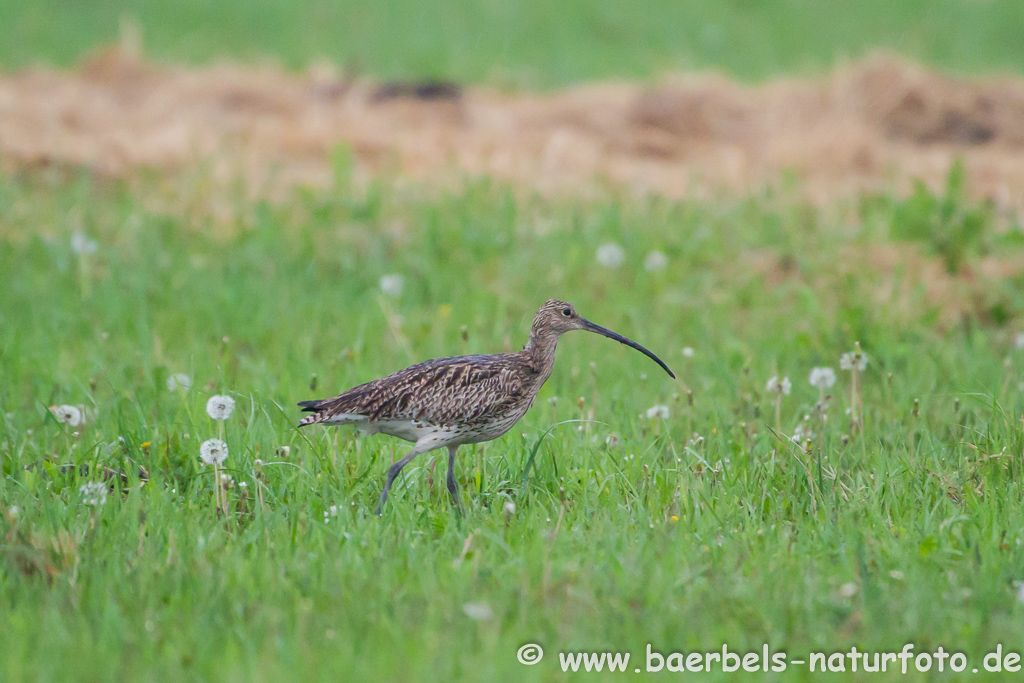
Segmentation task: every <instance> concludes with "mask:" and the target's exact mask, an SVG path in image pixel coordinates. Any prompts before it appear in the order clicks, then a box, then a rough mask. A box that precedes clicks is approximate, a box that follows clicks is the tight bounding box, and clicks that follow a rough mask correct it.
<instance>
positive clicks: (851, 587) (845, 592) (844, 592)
mask: <svg viewBox="0 0 1024 683" xmlns="http://www.w3.org/2000/svg"><path fill="white" fill-rule="evenodd" d="M856 594H857V584H855V583H844V584H843V585H842V586H840V587H839V595H841V596H843V597H844V598H852V597H853V596H854V595H856Z"/></svg>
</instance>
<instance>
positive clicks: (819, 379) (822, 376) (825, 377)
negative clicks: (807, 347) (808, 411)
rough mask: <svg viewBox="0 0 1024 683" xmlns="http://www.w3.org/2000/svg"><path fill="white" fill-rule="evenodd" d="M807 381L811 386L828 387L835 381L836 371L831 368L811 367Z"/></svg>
mask: <svg viewBox="0 0 1024 683" xmlns="http://www.w3.org/2000/svg"><path fill="white" fill-rule="evenodd" d="M808 381H809V382H810V383H811V386H812V387H817V388H818V389H828V388H830V387H831V386H832V385H833V384H835V383H836V372H835V370H833V369H832V368H812V369H811V376H810V379H809V380H808Z"/></svg>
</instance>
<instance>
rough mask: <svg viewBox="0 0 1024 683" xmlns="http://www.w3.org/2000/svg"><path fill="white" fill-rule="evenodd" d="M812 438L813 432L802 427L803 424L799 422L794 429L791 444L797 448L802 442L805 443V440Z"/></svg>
mask: <svg viewBox="0 0 1024 683" xmlns="http://www.w3.org/2000/svg"><path fill="white" fill-rule="evenodd" d="M813 438H814V432H812V431H811V430H810V429H809V428H807V427H806V426H805V425H804V423H803V422H801V423H800V424H798V425H797V426H796V429H794V430H793V437H792V439H791V440H792V441H793V443H795V444H796V445H797V446H799V445H801V444H802V443H803V442H804V441H806V440H807V439H813Z"/></svg>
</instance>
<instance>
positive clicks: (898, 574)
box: [889, 569, 903, 581]
mask: <svg viewBox="0 0 1024 683" xmlns="http://www.w3.org/2000/svg"><path fill="white" fill-rule="evenodd" d="M889 576H891V577H892V578H894V579H896V580H897V581H902V580H903V572H901V571H900V570H899V569H893V570H892V571H891V572H889Z"/></svg>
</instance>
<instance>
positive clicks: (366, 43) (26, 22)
mask: <svg viewBox="0 0 1024 683" xmlns="http://www.w3.org/2000/svg"><path fill="white" fill-rule="evenodd" d="M122 19H127V20H128V21H129V22H135V23H137V25H138V26H139V27H140V28H141V29H142V34H143V40H144V43H145V48H146V51H147V53H148V54H149V55H151V56H153V57H155V58H156V59H159V60H166V61H170V62H174V63H180V62H187V63H199V62H207V61H210V60H216V59H225V58H227V59H232V60H245V61H256V62H261V61H265V60H266V59H268V57H271V56H272V58H273V59H275V60H278V61H280V62H282V63H284V64H285V65H287V66H289V67H292V68H305V67H306V66H307V65H308V64H310V63H311V62H316V61H319V60H324V59H328V60H331V61H333V62H334V63H336V64H343V63H350V64H351V65H353V66H355V67H357V68H359V69H361V70H363V71H365V72H368V73H369V74H371V75H373V76H376V77H378V78H396V77H397V78H409V77H423V76H430V77H446V78H453V79H456V80H459V81H468V82H474V83H478V82H484V83H489V84H493V85H499V86H501V85H512V86H520V87H522V86H525V87H546V86H554V85H563V84H567V83H572V82H577V81H579V80H591V79H599V78H609V77H622V78H637V77H640V78H647V77H651V76H657V75H660V74H663V73H666V72H677V71H681V70H686V69H693V68H710V67H713V68H720V69H723V70H725V71H727V72H729V73H731V74H733V75H735V76H738V77H741V78H744V79H762V78H767V77H769V76H773V75H776V74H778V73H779V72H780V71H785V72H793V71H803V72H818V71H821V70H822V69H824V68H825V67H827V66H828V65H830V64H832V63H834V62H836V61H839V60H843V59H850V58H855V57H859V56H861V55H862V54H863V53H864V52H866V51H867V50H870V49H873V48H878V47H882V48H889V49H892V50H897V51H899V52H900V53H902V54H904V55H906V56H907V57H910V58H912V59H916V60H918V61H922V62H926V63H929V64H933V65H936V66H941V67H945V68H948V69H954V70H960V71H966V72H982V71H991V70H1002V71H1010V72H1014V73H1022V72H1024V41H1021V40H1020V36H1021V34H1022V33H1024V5H1022V4H1021V3H1020V2H1019V1H1018V0H984V1H971V0H904V1H902V2H895V3H894V2H887V1H886V0H856V1H851V2H834V1H832V0H731V1H728V2H701V1H700V0H684V1H681V2H679V1H673V0H654V1H649V2H644V3H628V2H621V0H571V1H568V2H557V3H551V2H546V1H544V0H525V1H524V2H514V3H509V2H494V1H493V0H459V1H457V2H447V3H413V2H409V1H408V0H385V1H382V2H355V1H353V0H344V1H340V2H325V1H324V0H295V1H293V2H287V1H285V0H256V1H254V2H238V1H234V2H210V1H209V0H181V1H179V2H173V3H170V2H158V1H154V0H131V1H130V2H114V1H112V0H88V1H86V2H75V3H65V2H57V1H56V0H29V1H27V2H6V3H2V4H0V65H2V66H3V67H6V68H12V67H18V66H24V65H31V64H35V63H38V62H43V63H51V64H60V65H70V64H73V63H74V62H76V61H77V60H78V59H80V58H81V57H82V56H83V55H85V54H88V53H90V52H91V51H93V50H94V49H95V48H96V46H97V45H98V44H102V43H110V42H116V41H117V40H118V36H119V32H120V26H121V21H122Z"/></svg>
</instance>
